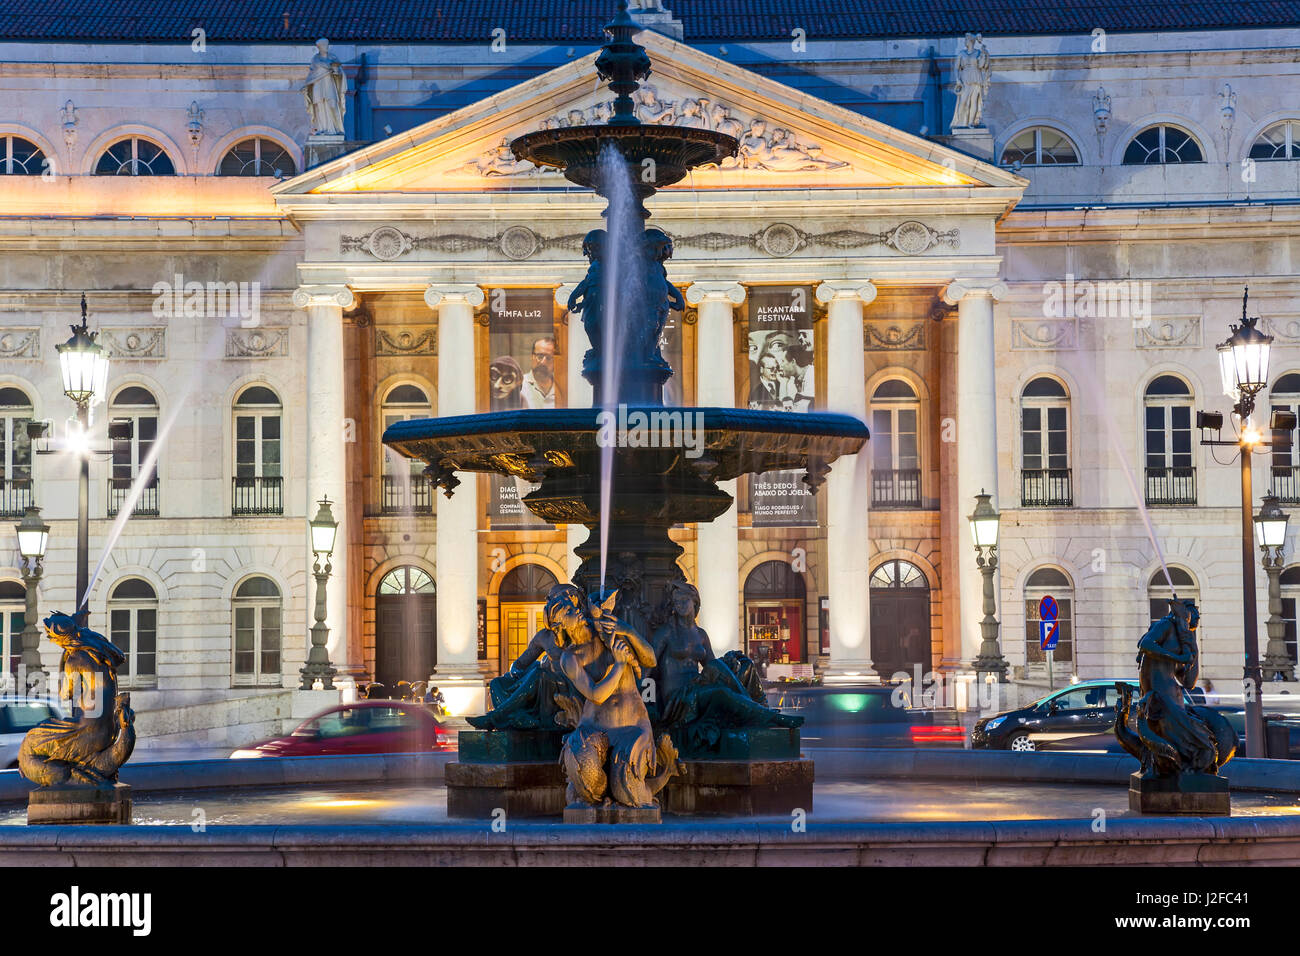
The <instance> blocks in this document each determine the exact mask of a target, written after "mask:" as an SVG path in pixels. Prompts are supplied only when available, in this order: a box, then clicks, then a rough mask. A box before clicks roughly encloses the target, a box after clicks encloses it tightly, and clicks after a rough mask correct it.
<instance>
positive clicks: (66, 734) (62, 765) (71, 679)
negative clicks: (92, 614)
mask: <svg viewBox="0 0 1300 956" xmlns="http://www.w3.org/2000/svg"><path fill="white" fill-rule="evenodd" d="M44 624H45V633H46V635H48V636H49V638H50V640H51V641H53V642H54V643H55V644H57V645H58V646H59V647H61V648H63V662H62V664H61V666H60V670H61V671H62V674H63V678H62V681H61V683H60V689H59V698H60V700H66V701H69V702H70V703H71V715H70V716H69V717H51V718H50V719H48V720H43V721H41V722H40V723H39V724H37V725H36V726H35V727H33V728H32V729H31V730H29V731H28V732H27V736H26V737H24V738H23V742H22V746H21V747H20V748H19V751H18V769H19V770H20V771H21V772H22V775H23V776H24V777H26V778H27V779H28V780H30V781H32V782H33V783H35V784H38V785H39V786H42V787H53V786H59V785H63V784H81V785H83V786H88V787H109V788H111V787H112V786H113V785H114V784H115V783H117V771H118V768H119V767H121V766H122V764H124V763H126V762H127V760H129V759H130V757H131V753H132V751H133V750H134V749H135V714H134V713H133V712H132V710H131V695H130V694H119V693H118V692H117V669H118V667H120V666H121V665H122V664H123V663H125V662H126V657H125V656H123V654H122V652H121V651H120V650H119V649H118V648H117V647H116V646H115V645H114V644H113V643H112V642H111V641H109V640H107V639H106V638H105V637H104V635H102V634H96V633H95V632H94V631H92V630H90V629H89V628H86V627H80V626H79V625H78V624H77V621H76V618H74V617H71V616H70V615H67V614H51V615H50V616H49V617H47V618H46V619H45V621H44Z"/></svg>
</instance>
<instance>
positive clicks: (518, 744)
mask: <svg viewBox="0 0 1300 956" xmlns="http://www.w3.org/2000/svg"><path fill="white" fill-rule="evenodd" d="M563 744H564V731H550V730H462V731H461V732H460V733H459V734H458V735H457V737H456V747H457V752H458V754H459V757H460V761H461V763H513V762H519V761H524V762H528V763H533V762H536V761H540V760H550V761H556V760H559V759H560V747H561V746H563Z"/></svg>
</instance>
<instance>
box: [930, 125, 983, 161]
mask: <svg viewBox="0 0 1300 956" xmlns="http://www.w3.org/2000/svg"><path fill="white" fill-rule="evenodd" d="M939 140H940V141H941V142H943V143H946V144H947V145H949V146H951V147H952V148H953V149H959V150H961V151H962V152H963V153H969V154H970V155H971V156H975V157H977V158H978V159H983V160H989V161H991V160H992V159H993V134H992V133H990V132H989V131H988V128H987V127H984V126H954V127H953V128H952V133H951V134H950V135H948V136H940V137H939Z"/></svg>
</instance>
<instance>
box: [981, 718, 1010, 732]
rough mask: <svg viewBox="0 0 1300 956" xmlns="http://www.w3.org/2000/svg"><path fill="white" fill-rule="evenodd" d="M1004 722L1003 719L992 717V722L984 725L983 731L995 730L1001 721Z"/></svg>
mask: <svg viewBox="0 0 1300 956" xmlns="http://www.w3.org/2000/svg"><path fill="white" fill-rule="evenodd" d="M1004 720H1006V718H1005V717H994V718H993V719H992V720H990V721H989V722H988V723H987V724H985V725H984V729H985V730H997V728H998V725H999V724H1001V723H1002V721H1004Z"/></svg>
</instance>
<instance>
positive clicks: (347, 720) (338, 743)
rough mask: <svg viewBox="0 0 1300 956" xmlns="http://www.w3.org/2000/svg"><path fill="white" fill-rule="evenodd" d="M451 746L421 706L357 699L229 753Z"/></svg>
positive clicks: (262, 754) (396, 750)
mask: <svg viewBox="0 0 1300 956" xmlns="http://www.w3.org/2000/svg"><path fill="white" fill-rule="evenodd" d="M455 749H456V745H455V742H454V736H453V735H452V734H451V733H449V732H448V730H447V728H446V727H445V726H444V725H443V724H441V723H439V722H438V719H437V718H436V717H434V716H433V713H432V712H431V711H430V710H429V708H428V707H426V706H425V705H423V704H420V703H415V702H411V701H399V700H359V701H357V702H355V703H352V704H343V705H342V706H340V707H331V708H330V709H329V710H327V711H324V712H322V713H319V714H317V715H316V716H315V717H312V718H310V719H308V720H306V721H304V722H303V723H302V724H300V725H299V726H298V729H297V730H295V731H294V732H293V733H291V734H290V735H289V736H287V737H277V738H275V739H274V740H267V741H264V742H262V743H260V744H254V745H253V746H252V747H246V748H242V749H240V750H236V751H235V752H234V753H232V754H231V755H230V756H231V758H232V759H233V758H241V757H315V756H326V755H328V756H347V755H353V754H409V753H421V752H424V751H429V750H455Z"/></svg>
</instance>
